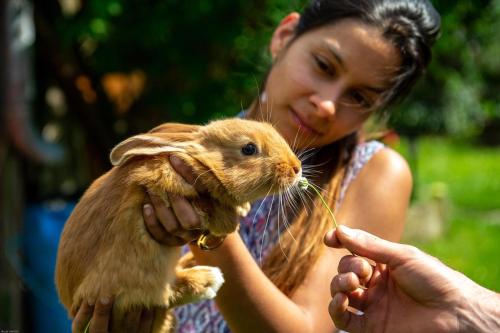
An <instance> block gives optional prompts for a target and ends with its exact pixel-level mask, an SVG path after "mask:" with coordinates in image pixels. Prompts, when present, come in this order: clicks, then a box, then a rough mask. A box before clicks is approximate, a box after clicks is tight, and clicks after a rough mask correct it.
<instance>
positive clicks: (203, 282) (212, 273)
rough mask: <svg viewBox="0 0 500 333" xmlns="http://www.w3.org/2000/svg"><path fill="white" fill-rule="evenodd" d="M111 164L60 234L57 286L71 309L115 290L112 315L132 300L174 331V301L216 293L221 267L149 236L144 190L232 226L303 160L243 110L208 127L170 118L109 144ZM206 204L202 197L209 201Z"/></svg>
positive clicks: (158, 328) (160, 328)
mask: <svg viewBox="0 0 500 333" xmlns="http://www.w3.org/2000/svg"><path fill="white" fill-rule="evenodd" d="M169 154H176V155H177V156H178V157H180V158H181V159H182V160H183V161H185V162H186V163H187V164H188V165H190V166H191V167H192V168H193V169H194V171H195V173H196V174H198V175H199V177H198V179H197V181H200V182H201V183H202V184H203V185H204V186H205V187H206V188H207V189H208V191H209V194H210V195H211V197H212V198H213V199H214V200H213V202H212V204H211V205H210V207H206V206H207V205H206V204H205V205H203V202H202V201H201V200H200V199H197V198H198V194H197V193H196V191H195V190H194V188H193V187H192V186H191V185H190V184H188V183H187V182H186V181H185V180H184V179H183V178H182V177H181V176H179V175H178V174H177V173H176V172H175V171H174V170H173V168H172V167H171V165H170V164H169V159H168V155H169ZM110 157H111V162H112V164H113V165H114V167H113V168H112V169H111V170H110V171H109V172H107V173H106V174H104V175H103V176H101V177H100V178H98V179H97V180H96V181H95V182H94V183H93V184H92V185H91V186H90V187H89V189H88V190H87V191H86V192H85V194H84V195H83V197H82V198H81V200H80V202H79V203H78V205H77V206H76V207H75V209H74V211H73V213H72V214H71V216H70V217H69V219H68V221H67V222H66V225H65V227H64V230H63V233H62V235H61V240H60V243H59V250H58V255H57V264H56V286H57V291H58V293H59V297H60V299H61V302H62V303H63V304H64V306H65V307H66V309H67V310H68V311H69V313H70V316H74V315H75V313H76V311H77V309H78V307H79V306H80V304H81V303H82V301H85V300H97V299H99V297H101V296H113V297H114V305H113V317H114V318H115V319H116V318H120V317H121V316H123V314H124V313H125V312H126V311H127V310H129V309H131V308H132V307H136V306H139V307H147V308H155V312H156V317H155V322H154V332H168V331H170V330H171V329H173V323H172V322H171V320H170V318H171V317H172V316H171V315H169V312H168V309H170V308H172V307H174V306H177V305H180V304H184V303H188V302H194V301H198V300H203V299H209V298H213V297H215V296H216V293H217V290H218V289H219V287H220V286H221V284H222V283H223V281H224V279H223V277H222V274H221V272H220V270H219V269H218V268H216V267H208V266H194V267H190V268H187V267H182V266H181V265H178V263H179V257H180V248H179V247H168V246H163V245H161V244H160V243H158V242H156V241H155V240H154V239H152V238H151V237H150V235H149V234H148V232H147V230H146V229H145V225H144V221H143V218H142V203H143V202H144V198H145V195H146V190H147V191H149V192H150V193H153V194H156V195H159V196H161V197H163V198H164V200H165V202H166V203H167V204H168V198H167V196H166V195H165V193H167V192H171V193H176V194H179V195H182V196H185V197H188V198H191V200H192V203H193V205H194V207H195V209H197V211H198V212H199V213H200V214H201V215H202V225H203V228H204V229H206V230H207V231H208V232H210V233H211V234H213V235H215V236H222V235H226V234H228V233H230V232H233V231H235V229H236V227H237V221H238V218H237V214H238V212H239V211H241V210H242V207H244V206H245V205H246V204H247V203H248V202H250V201H253V200H255V199H257V198H259V197H262V196H265V195H267V194H269V193H276V192H278V191H280V190H283V189H286V188H289V187H291V186H293V185H295V184H297V182H298V180H299V178H300V176H301V173H302V171H301V163H300V161H299V160H298V159H297V157H296V156H295V155H294V153H293V152H292V151H291V149H290V148H289V146H288V144H287V143H286V141H285V140H284V139H283V138H282V137H281V136H280V135H279V133H278V132H277V131H276V130H275V129H274V128H273V127H272V126H271V125H269V124H266V123H262V122H256V121H251V120H242V119H227V120H218V121H213V122H211V123H209V124H208V125H205V126H196V125H184V124H174V123H167V124H164V125H161V126H159V127H157V128H155V129H153V130H151V131H150V132H148V133H146V134H141V135H137V136H134V137H132V138H129V139H127V140H125V141H123V142H122V143H120V144H118V145H117V146H116V147H115V148H114V149H113V151H112V152H111V156H110ZM205 203H206V201H205Z"/></svg>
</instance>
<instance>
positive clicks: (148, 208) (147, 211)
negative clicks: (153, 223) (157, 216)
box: [143, 204, 153, 216]
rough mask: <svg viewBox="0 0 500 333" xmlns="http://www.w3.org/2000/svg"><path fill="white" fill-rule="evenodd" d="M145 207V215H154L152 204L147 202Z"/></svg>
mask: <svg viewBox="0 0 500 333" xmlns="http://www.w3.org/2000/svg"><path fill="white" fill-rule="evenodd" d="M143 209H144V215H146V216H151V215H153V206H151V205H150V204H145V205H144V207H143Z"/></svg>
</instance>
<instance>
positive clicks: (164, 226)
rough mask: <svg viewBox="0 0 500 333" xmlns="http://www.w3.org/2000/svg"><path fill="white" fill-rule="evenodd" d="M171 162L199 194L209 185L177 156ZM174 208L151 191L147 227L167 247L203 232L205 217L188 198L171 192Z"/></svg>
mask: <svg viewBox="0 0 500 333" xmlns="http://www.w3.org/2000/svg"><path fill="white" fill-rule="evenodd" d="M170 164H171V165H172V167H173V168H174V169H175V171H176V172H177V173H178V174H179V175H181V176H182V177H183V178H184V179H185V180H186V181H187V182H188V183H190V184H191V185H193V186H194V188H195V189H196V190H197V191H198V192H199V193H205V192H206V188H205V187H204V186H203V184H201V183H200V182H197V181H196V179H197V176H196V175H195V174H194V173H193V170H192V169H191V168H190V167H189V166H188V165H187V164H185V163H184V162H183V161H182V160H181V159H180V158H178V157H177V156H175V155H170ZM167 196H168V200H169V202H170V205H171V207H167V206H166V205H165V203H164V202H163V201H162V199H161V198H160V197H158V196H155V195H152V194H149V195H148V196H147V197H146V202H145V203H144V205H143V217H144V221H145V224H146V229H147V230H148V231H149V233H150V234H151V236H152V237H153V238H154V239H155V240H156V241H158V242H160V243H162V244H164V245H167V246H180V245H183V244H186V243H188V242H190V241H192V240H194V239H197V238H198V237H199V236H200V235H201V220H200V218H199V216H198V215H197V214H196V212H195V211H194V209H193V207H192V206H191V204H190V203H189V201H188V200H186V199H185V198H184V197H182V196H179V195H175V194H173V193H167Z"/></svg>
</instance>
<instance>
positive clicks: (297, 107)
mask: <svg viewBox="0 0 500 333" xmlns="http://www.w3.org/2000/svg"><path fill="white" fill-rule="evenodd" d="M298 18H299V16H298V14H291V15H289V16H288V17H287V18H285V19H284V20H283V21H282V22H281V24H280V25H279V26H278V28H277V29H276V31H275V33H274V35H273V37H272V41H271V53H272V55H273V58H274V65H273V67H272V69H271V71H270V73H269V76H268V79H267V82H266V90H265V93H266V98H265V99H264V101H262V100H261V101H260V103H259V104H258V105H257V108H258V109H256V110H255V109H254V110H253V116H254V117H259V115H260V117H261V118H264V119H267V120H270V121H271V123H272V124H274V125H275V127H276V128H277V129H278V131H279V132H280V133H281V134H282V135H283V136H284V137H285V139H286V140H287V141H288V142H289V143H290V145H292V146H293V148H298V149H300V148H307V147H320V146H324V145H326V144H329V143H332V142H334V141H336V140H339V139H341V138H343V137H345V136H346V135H348V134H350V133H353V132H355V131H356V130H358V129H359V128H360V127H361V125H362V124H363V122H364V121H365V120H366V119H367V118H368V117H369V116H370V114H371V112H372V111H373V107H372V106H373V105H374V104H375V102H376V101H377V99H378V98H379V96H380V93H381V92H383V91H384V90H386V89H388V88H389V87H390V80H391V78H392V77H393V76H394V73H395V72H396V71H397V69H398V66H399V63H400V58H399V54H398V53H397V51H396V49H395V48H394V47H393V46H392V44H390V43H389V42H388V41H387V40H386V39H385V38H384V37H383V36H382V35H381V32H380V30H379V29H377V28H375V27H373V26H370V25H367V24H365V23H362V22H360V21H357V20H354V19H344V20H341V21H339V22H337V23H335V24H332V25H327V26H324V27H321V28H318V29H315V30H313V31H310V32H307V33H305V34H303V35H302V36H300V37H299V38H298V39H296V40H294V41H293V42H291V41H292V38H293V29H294V27H295V25H296V23H297V22H298Z"/></svg>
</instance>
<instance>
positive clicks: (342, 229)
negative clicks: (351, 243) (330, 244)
mask: <svg viewBox="0 0 500 333" xmlns="http://www.w3.org/2000/svg"><path fill="white" fill-rule="evenodd" d="M338 229H339V230H340V232H342V233H343V234H344V235H346V236H347V237H349V238H352V237H355V236H356V232H355V231H354V230H353V229H351V228H349V227H348V226H345V225H340V226H339V227H338Z"/></svg>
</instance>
